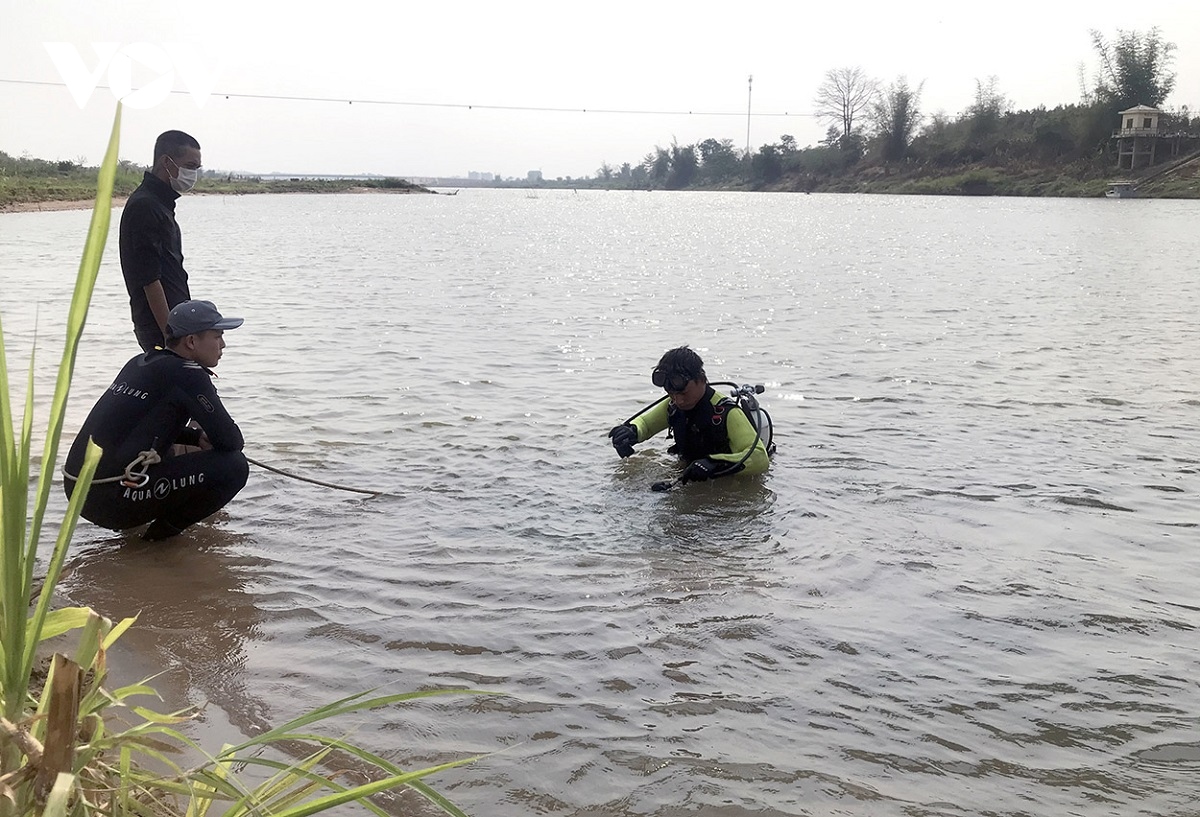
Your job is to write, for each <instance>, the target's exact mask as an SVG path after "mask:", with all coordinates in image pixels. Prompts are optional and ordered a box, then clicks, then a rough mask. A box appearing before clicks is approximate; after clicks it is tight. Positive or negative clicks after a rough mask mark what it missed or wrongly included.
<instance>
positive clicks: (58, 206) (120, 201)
mask: <svg viewBox="0 0 1200 817" xmlns="http://www.w3.org/2000/svg"><path fill="white" fill-rule="evenodd" d="M127 198H128V197H127V196H119V197H114V198H113V202H112V203H113V207H124V206H125V200H126V199H127ZM95 203H96V202H95V200H94V199H85V200H82V201H74V200H72V201H14V202H11V203H9V204H2V205H0V213H41V212H53V211H56V210H91V209H92V205H93V204H95Z"/></svg>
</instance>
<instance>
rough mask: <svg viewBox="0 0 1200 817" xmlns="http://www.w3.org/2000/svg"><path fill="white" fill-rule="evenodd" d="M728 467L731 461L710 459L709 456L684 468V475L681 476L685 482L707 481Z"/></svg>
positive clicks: (681, 480)
mask: <svg viewBox="0 0 1200 817" xmlns="http://www.w3.org/2000/svg"><path fill="white" fill-rule="evenodd" d="M728 467H729V463H726V462H717V461H716V460H710V459H709V458H708V457H702V458H700V459H698V460H696V461H695V462H693V463H692V464H690V465H689V466H688V467H687V468H685V469H683V476H682V477H680V482H682V483H684V484H687V483H689V482H705V481H707V480H709V479H712V478H713V477H715V476H718V475H719V472H721V471H724V470H725V469H726V468H728ZM722 476H723V475H722Z"/></svg>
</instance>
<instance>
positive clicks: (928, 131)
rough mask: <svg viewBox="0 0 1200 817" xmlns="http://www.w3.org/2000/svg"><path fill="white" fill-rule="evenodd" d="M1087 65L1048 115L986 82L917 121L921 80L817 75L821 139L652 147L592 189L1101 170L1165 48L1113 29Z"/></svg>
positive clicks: (1169, 52) (1168, 57)
mask: <svg viewBox="0 0 1200 817" xmlns="http://www.w3.org/2000/svg"><path fill="white" fill-rule="evenodd" d="M1090 33H1091V38H1092V45H1093V47H1094V49H1095V52H1096V56H1097V58H1098V68H1097V70H1096V73H1095V75H1094V77H1093V79H1092V81H1091V82H1090V83H1088V82H1084V81H1083V80H1082V79H1081V92H1082V93H1081V96H1082V99H1081V101H1080V102H1079V103H1076V104H1068V105H1059V106H1057V107H1055V108H1052V109H1047V108H1045V107H1038V108H1034V109H1032V110H1024V111H1014V110H1012V104H1011V102H1010V101H1009V100H1008V99H1007V98H1006V97H1005V95H1004V94H1003V93H1002V91H1001V89H1000V83H999V79H998V78H997V77H995V76H992V77H988V78H987V79H977V80H976V83H975V86H976V90H975V98H974V100H973V101H972V102H971V103H970V104H969V105H968V106H967V107H966V108H965V110H964V111H963V112H962V113H961V114H959V115H957V116H951V115H948V114H946V113H944V112H938V113H934V114H932V115H926V114H925V112H924V111H923V110H922V107H921V92H922V90H923V83H916V84H913V83H910V82H909V80H908V79H907V77H905V76H899V77H897V78H896V79H895V80H894V81H892V82H889V83H884V82H880V81H878V80H876V79H874V78H872V77H869V76H867V74H866V73H865V72H864V71H863V70H862V69H861V68H858V67H844V68H836V69H832V70H830V71H828V72H826V74H825V76H824V79H823V81H822V83H821V85H820V86H819V88H818V89H817V94H816V97H815V99H814V100H813V102H814V113H815V115H816V116H817V117H818V119H820V120H821V121H823V122H825V123H827V124H828V130H827V132H826V136H825V138H824V139H823V140H822V141H821V142H820V143H819V144H818V145H815V146H810V147H806V148H800V147H798V146H797V144H796V140H795V138H794V137H792V136H790V135H784V136H782V137H780V139H779V141H778V142H777V143H774V144H766V145H762V146H761V147H759V148H758V150H757V152H754V153H753V154H750V155H747V153H746V151H744V150H739V149H737V148H735V147H734V145H733V140H731V139H705V140H703V141H701V142H697V143H695V144H691V145H680V144H678V143H677V142H675V141H672V142H671V144H670V146H668V147H660V146H655V148H654V150H652V151H651V152H649V153H647V154H646V155H645V156H644V157H643V158H642V160H641V162H639V163H637V164H631V163H625V164H622V165H620V166H619V167H614V166H611V165H609V164H607V163H605V164H603V165H602V166H601V167H600V169H599V170H598V171H597V172H596V180H597V181H598V182H600V183H601V184H602V185H603V186H629V187H658V188H665V189H672V190H678V189H683V188H687V187H693V186H703V187H721V186H723V185H734V184H738V183H742V184H745V183H747V182H748V183H750V184H756V185H763V184H771V183H773V182H776V181H778V180H779V179H780V178H781V177H783V176H784V175H799V176H801V177H807V178H811V179H822V178H829V177H831V176H837V175H839V174H846V173H851V172H854V171H856V170H861V169H862V168H863V167H864V166H880V167H887V166H888V165H891V164H895V163H900V162H903V163H905V164H908V165H913V164H915V165H919V166H925V167H930V168H934V169H937V168H952V167H956V166H960V165H965V164H971V163H977V162H986V161H990V160H995V161H1003V162H1029V163H1040V164H1063V163H1071V162H1104V161H1109V159H1108V158H1107V157H1108V150H1109V142H1110V138H1111V136H1112V133H1113V130H1114V127H1115V125H1116V123H1117V121H1118V116H1117V114H1118V112H1119V111H1121V110H1124V109H1127V108H1130V107H1133V106H1135V105H1139V104H1143V105H1150V106H1154V107H1158V106H1160V105H1161V104H1162V103H1163V101H1164V100H1165V99H1166V98H1167V96H1168V95H1169V94H1170V92H1171V91H1172V89H1173V88H1174V87H1175V74H1174V73H1173V72H1172V71H1171V70H1170V66H1171V62H1172V58H1173V54H1174V51H1175V44H1174V43H1170V42H1167V41H1165V40H1164V39H1163V38H1162V35H1161V34H1160V32H1159V30H1158V29H1157V28H1155V29H1151V30H1150V31H1149V32H1147V33H1139V32H1137V31H1120V30H1119V31H1118V35H1117V37H1116V39H1113V40H1110V39H1107V38H1106V37H1104V36H1103V35H1102V34H1100V33H1099V32H1097V31H1092V32H1090ZM1164 120H1165V121H1163V123H1162V126H1163V127H1167V128H1171V127H1175V128H1178V129H1181V130H1187V129H1189V128H1190V129H1200V119H1192V118H1191V115H1190V112H1189V111H1188V109H1187V108H1186V106H1185V107H1183V108H1182V109H1181V110H1179V111H1175V112H1168V114H1167V116H1166V117H1164Z"/></svg>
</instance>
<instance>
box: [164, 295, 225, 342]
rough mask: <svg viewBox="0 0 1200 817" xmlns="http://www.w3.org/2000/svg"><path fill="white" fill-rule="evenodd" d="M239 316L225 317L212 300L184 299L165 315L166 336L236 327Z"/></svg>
mask: <svg viewBox="0 0 1200 817" xmlns="http://www.w3.org/2000/svg"><path fill="white" fill-rule="evenodd" d="M241 325H242V319H241V318H226V317H223V316H222V315H221V313H220V312H218V311H217V307H216V305H214V304H213V302H212V301H184V302H183V303H181V304H177V305H176V306H175V308H174V309H172V310H171V314H170V315H168V316H167V336H168V337H172V338H182V337H186V336H188V335H194V334H196V333H197V332H204V331H206V330H208V329H237V328H238V327H239V326H241Z"/></svg>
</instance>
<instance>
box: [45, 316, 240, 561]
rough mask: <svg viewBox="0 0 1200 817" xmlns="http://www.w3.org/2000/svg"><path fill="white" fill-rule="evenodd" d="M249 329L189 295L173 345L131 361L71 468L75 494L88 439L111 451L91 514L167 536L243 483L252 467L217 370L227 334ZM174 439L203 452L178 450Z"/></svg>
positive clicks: (172, 323)
mask: <svg viewBox="0 0 1200 817" xmlns="http://www.w3.org/2000/svg"><path fill="white" fill-rule="evenodd" d="M241 325H242V319H241V318H226V317H223V316H222V315H221V313H220V312H218V311H217V308H216V307H215V306H214V305H213V304H212V303H211V302H210V301H184V302H183V303H181V304H178V305H177V306H176V307H175V308H174V309H172V310H171V312H170V315H169V317H168V318H167V338H166V346H167V348H166V349H161V348H160V349H154V350H153V351H150V352H146V353H145V354H142V355H138V356H137V357H135V358H133V359H132V360H130V361H129V362H128V363H126V364H125V368H123V369H121V373H120V374H118V375H117V377H116V379H115V380H114V381H113V384H112V385H111V386H109V387H108V390H107V391H106V392H105V393H104V394H103V396H101V397H100V399H99V400H98V401H97V402H96V405H95V407H94V408H93V409H92V411H91V413H90V414H88V417H87V419H86V420H85V421H84V423H83V427H82V428H81V429H80V430H79V434H78V436H76V437H75V442H74V444H73V445H72V446H71V451H70V453H68V454H67V461H66V465H65V466H64V468H63V476H64V477H65V479H64V480H63V487H64V489H65V490H66V492H67V496H68V497H69V496H71V494H72V493H73V492H74V491H75V481H76V479H77V475H78V474H79V469H80V467H82V465H83V459H84V455H85V454H86V452H87V443H88V439H89V438H91V439H94V440H95V441H96V444H97V445H99V446H100V447H101V448H102V449H103V450H104V453H103V455H102V456H101V458H100V463H99V465H97V467H96V476H95V478H94V479H93V480H92V485H91V488H90V489H89V491H88V495H87V499H86V501H85V502H84V504H83V511H82V515H83V518H84V519H86V520H88V521H89V522H94V523H95V524H97V525H100V526H101V527H105V528H111V529H113V530H126V529H128V528H133V527H136V526H138V525H145V524H146V523H147V522H149V523H150V525H149V527H148V528H146V531H145V532H144V533H143V534H142V538H143V539H151V540H153V539H166V538H167V537H170V536H175V535H176V534H178V533H180V532H181V531H183V529H184V528H187V527H188V526H190V525H192V524H194V523H196V522H199V521H200V520H201V519H203V518H204V517H206V516H209V515H210V514H214V513H216V512H217V511H219V510H220V509H221V508H223V507H225V505H226V503H228V502H229V500H231V499H233V497H234V496H236V495H237V492H238V491H240V490H241V489H242V487H243V486H244V485H245V484H246V478H247V476H248V475H249V470H250V468H249V464H248V463H247V461H246V457H245V455H243V454H242V444H243V439H242V432H241V430H240V429H239V428H238V427H237V424H236V423H234V421H233V418H231V417H230V416H229V412H227V411H226V410H225V407H224V406H223V405H222V404H221V398H220V397H218V396H217V390H216V389H215V388H213V384H212V377H213V375H212V372H211V371H209V370H210V369H212V368H213V367H214V366H216V365H217V362H218V361H219V360H220V359H221V355H222V350H223V349H224V348H225V339H224V333H225V330H226V329H236V328H237V327H239V326H241ZM189 418H191V419H192V420H193V421H194V423H195V425H193V426H189V425H188V420H189ZM196 426H199V427H198V428H197V427H196ZM176 443H180V444H182V445H186V446H198V447H199V450H194V451H193V452H192V453H185V454H178V455H175V454H174V453H173V446H174V445H175V444H176Z"/></svg>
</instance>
